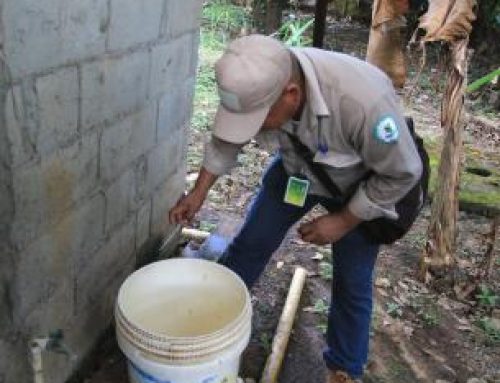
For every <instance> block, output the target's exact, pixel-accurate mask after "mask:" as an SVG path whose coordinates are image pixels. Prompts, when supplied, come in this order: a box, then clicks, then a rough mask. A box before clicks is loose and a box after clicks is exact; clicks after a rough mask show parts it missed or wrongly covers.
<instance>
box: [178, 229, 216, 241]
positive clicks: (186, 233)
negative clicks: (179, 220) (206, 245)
mask: <svg viewBox="0 0 500 383" xmlns="http://www.w3.org/2000/svg"><path fill="white" fill-rule="evenodd" d="M181 235H182V236H183V237H185V238H188V239H194V240H197V241H204V240H205V239H207V238H208V237H209V236H210V233H209V232H208V231H202V230H197V229H191V228H189V227H183V228H182V231H181Z"/></svg>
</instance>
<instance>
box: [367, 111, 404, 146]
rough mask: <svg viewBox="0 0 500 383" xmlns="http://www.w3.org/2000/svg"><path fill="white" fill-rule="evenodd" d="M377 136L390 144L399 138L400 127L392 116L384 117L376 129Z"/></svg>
mask: <svg viewBox="0 0 500 383" xmlns="http://www.w3.org/2000/svg"><path fill="white" fill-rule="evenodd" d="M373 133H374V135H375V138H376V139H377V140H379V141H382V142H383V143H386V144H390V143H392V142H396V141H397V140H398V138H399V129H398V125H397V124H396V121H394V118H392V117H391V116H386V117H384V118H382V119H381V120H380V121H379V122H378V124H377V126H375V129H374V132H373Z"/></svg>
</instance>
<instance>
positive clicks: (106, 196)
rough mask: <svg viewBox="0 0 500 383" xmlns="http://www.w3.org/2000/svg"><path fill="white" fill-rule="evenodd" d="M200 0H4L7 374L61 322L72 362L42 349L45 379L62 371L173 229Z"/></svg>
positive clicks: (0, 277)
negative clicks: (171, 217) (34, 340)
mask: <svg viewBox="0 0 500 383" xmlns="http://www.w3.org/2000/svg"><path fill="white" fill-rule="evenodd" d="M201 3H202V2H201V0H0V383H20V382H30V381H31V379H32V378H31V370H30V365H29V359H28V354H29V349H28V343H29V341H30V339H32V338H34V337H40V336H46V335H48V334H49V333H50V332H51V331H54V330H56V329H62V330H63V331H64V334H65V338H64V342H65V344H66V345H67V346H68V347H69V348H70V349H71V350H72V352H73V353H74V358H73V359H68V358H66V357H65V356H60V355H54V354H51V353H45V354H44V367H45V369H46V371H45V378H46V382H48V383H53V382H63V381H64V380H66V378H67V377H68V376H69V375H70V374H71V373H72V372H73V371H74V370H75V369H76V368H77V367H78V364H79V363H80V362H81V360H82V358H84V357H85V356H86V354H87V353H88V352H89V350H90V349H91V348H92V347H93V345H94V344H95V342H96V340H97V339H98V337H99V335H100V334H102V332H103V330H104V329H106V328H107V326H108V325H109V323H110V321H111V319H112V306H113V300H114V298H115V295H116V292H117V289H118V287H119V286H120V284H121V282H122V281H123V279H124V278H125V277H126V276H127V275H128V274H129V273H130V272H131V271H132V270H133V269H134V267H135V266H136V265H137V264H138V263H141V262H143V261H144V260H145V259H144V254H148V253H150V251H152V250H151V249H152V248H154V246H155V245H156V244H158V243H159V241H161V240H162V239H164V238H167V237H168V236H169V235H170V234H171V233H172V232H173V227H172V226H170V225H169V224H168V222H167V212H168V209H169V207H171V206H172V205H173V203H174V202H175V201H176V199H177V198H178V197H179V195H180V193H181V192H182V190H183V189H184V180H185V166H184V163H185V161H184V156H185V151H186V142H187V141H186V132H187V129H188V124H189V118H190V115H191V105H192V96H193V88H194V77H195V71H196V63H197V50H198V40H199V35H198V32H199V17H200V13H201Z"/></svg>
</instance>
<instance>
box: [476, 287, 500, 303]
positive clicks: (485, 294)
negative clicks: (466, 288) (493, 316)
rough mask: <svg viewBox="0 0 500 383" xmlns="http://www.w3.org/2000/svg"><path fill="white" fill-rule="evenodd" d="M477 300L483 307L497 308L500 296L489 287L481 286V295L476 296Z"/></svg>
mask: <svg viewBox="0 0 500 383" xmlns="http://www.w3.org/2000/svg"><path fill="white" fill-rule="evenodd" d="M476 299H477V300H478V301H479V304H480V305H482V306H486V307H495V305H496V302H497V300H498V295H496V294H495V292H494V291H493V290H491V289H489V288H488V286H485V285H481V286H480V287H479V294H477V295H476Z"/></svg>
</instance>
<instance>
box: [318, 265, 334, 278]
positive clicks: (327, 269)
mask: <svg viewBox="0 0 500 383" xmlns="http://www.w3.org/2000/svg"><path fill="white" fill-rule="evenodd" d="M319 275H320V276H321V278H323V279H324V280H326V281H331V280H332V279H333V265H332V264H331V263H330V262H320V264H319Z"/></svg>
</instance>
